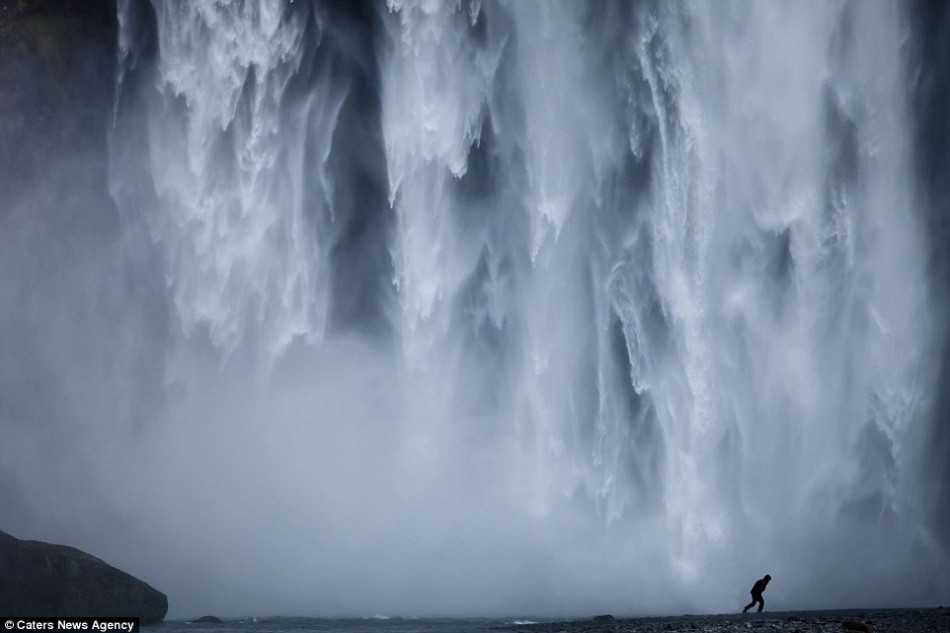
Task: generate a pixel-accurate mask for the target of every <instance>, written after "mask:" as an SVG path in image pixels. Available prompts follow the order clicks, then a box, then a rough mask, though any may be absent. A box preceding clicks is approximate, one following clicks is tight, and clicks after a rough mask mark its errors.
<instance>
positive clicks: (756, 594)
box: [742, 574, 772, 613]
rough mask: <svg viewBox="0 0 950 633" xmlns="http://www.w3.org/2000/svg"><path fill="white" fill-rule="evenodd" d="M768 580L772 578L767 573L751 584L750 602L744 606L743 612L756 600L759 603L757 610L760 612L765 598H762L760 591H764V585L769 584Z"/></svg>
mask: <svg viewBox="0 0 950 633" xmlns="http://www.w3.org/2000/svg"><path fill="white" fill-rule="evenodd" d="M770 580H772V577H771V576H769V575H768V574H765V576H764V577H763V578H762V579H761V580H756V581H755V584H754V585H752V602H750V603H749V604H747V605H746V606H745V608H744V609H743V610H742V612H743V613H745V612H746V611H748V610H749V608H750V607H751V606H752V605H754V604H755V603H756V602H758V603H759V610H758V612H759V613H761V612H762V609H763V608H764V607H765V600H763V599H762V592H763V591H765V587H766V586H767V585H768V584H769V581H770Z"/></svg>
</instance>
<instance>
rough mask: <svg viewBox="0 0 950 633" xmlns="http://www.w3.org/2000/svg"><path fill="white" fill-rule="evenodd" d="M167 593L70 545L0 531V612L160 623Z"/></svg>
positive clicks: (19, 614)
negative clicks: (18, 537) (111, 618)
mask: <svg viewBox="0 0 950 633" xmlns="http://www.w3.org/2000/svg"><path fill="white" fill-rule="evenodd" d="M167 611H168V598H167V597H166V596H165V594H163V593H162V592H160V591H158V590H156V589H154V588H152V587H151V586H149V585H148V584H146V583H144V582H142V581H141V580H139V579H138V578H135V577H134V576H131V575H129V574H127V573H125V572H124V571H121V570H119V569H116V568H115V567H112V566H111V565H109V564H107V563H105V562H104V561H102V560H99V559H98V558H96V557H95V556H91V555H89V554H87V553H85V552H83V551H81V550H78V549H76V548H74V547H68V546H65V545H53V544H51V543H43V542H40V541H23V540H20V539H17V538H15V537H13V536H10V535H9V534H6V533H5V532H0V613H3V615H5V616H14V617H18V616H23V617H29V616H36V617H83V616H85V617H98V616H102V617H107V616H127V617H138V618H140V621H141V622H142V623H143V624H145V623H151V622H161V621H162V619H164V617H165V613H166V612H167Z"/></svg>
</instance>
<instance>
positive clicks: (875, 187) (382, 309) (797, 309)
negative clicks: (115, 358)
mask: <svg viewBox="0 0 950 633" xmlns="http://www.w3.org/2000/svg"><path fill="white" fill-rule="evenodd" d="M906 10H907V8H906V7H904V6H903V5H902V4H900V3H889V2H825V1H821V2H798V3H783V2H675V3H674V2H638V3H633V2H584V3H581V2H572V1H564V2H543V1H534V0H517V1H515V0H497V1H496V0H457V1H455V2H452V1H446V2H433V1H432V0H388V2H387V3H386V4H383V3H381V2H380V3H346V2H344V3H339V2H319V1H314V2H307V1H305V0H296V1H294V0H260V1H255V2H243V1H240V0H220V1H213V2H212V1H210V0H209V1H200V2H184V3H177V2H163V1H161V0H153V1H152V3H151V4H148V3H144V2H136V1H131V0H120V2H119V25H120V30H119V39H118V52H117V55H118V64H119V67H118V72H117V79H116V86H117V88H116V102H115V109H114V118H115V120H114V123H113V126H112V129H111V132H110V139H109V142H110V168H109V186H110V192H111V196H112V199H113V200H114V201H115V204H116V207H117V209H118V214H119V216H118V217H119V223H120V228H119V232H118V233H119V236H118V238H117V241H118V244H119V245H120V251H121V257H119V258H118V259H117V261H119V262H120V264H119V265H120V266H121V267H122V268H123V269H124V271H125V272H124V274H125V275H126V277H127V278H128V279H130V280H131V284H132V285H134V286H135V287H137V288H139V289H140V290H139V293H138V294H137V295H136V297H138V298H132V299H129V301H130V302H136V301H137V302H138V305H139V309H140V310H142V311H143V313H146V314H145V316H143V317H141V318H139V319H138V321H136V323H138V325H134V326H129V327H128V328H127V332H125V333H126V341H127V342H126V343H121V342H120V343H118V344H117V345H131V344H130V343H128V341H129V340H137V343H136V344H135V347H136V349H139V348H145V349H146V350H147V352H148V353H147V354H146V356H144V357H143V358H146V359H147V360H146V361H143V362H144V363H145V365H147V366H146V367H144V368H143V369H142V371H140V372H138V373H136V374H135V375H134V377H129V378H127V379H126V378H124V377H121V376H117V378H116V380H115V384H114V385H112V386H108V387H106V389H108V390H111V391H113V392H122V393H125V392H126V391H128V390H132V389H133V387H134V385H139V387H136V388H138V389H140V391H141V390H142V387H141V385H142V384H145V385H147V386H148V388H147V389H145V390H144V392H147V393H149V394H152V395H151V396H150V398H149V399H148V404H147V405H146V404H145V403H144V400H143V399H142V398H139V400H135V398H131V397H130V398H131V401H132V404H130V405H129V407H130V409H131V410H132V411H134V412H135V415H136V420H137V422H136V424H137V425H138V426H137V427H136V428H137V429H138V431H137V435H136V436H135V438H133V439H129V440H127V441H128V443H129V445H131V446H134V450H132V451H131V453H130V454H128V455H126V456H121V457H120V456H118V455H117V456H116V457H115V458H114V459H115V463H114V464H112V465H111V466H110V465H109V464H102V465H99V466H97V468H98V469H99V470H97V473H98V474H97V475H96V477H97V479H96V480H97V481H100V480H101V481H108V482H109V490H110V493H109V494H110V495H111V497H110V498H114V500H115V502H116V504H117V505H120V506H121V505H122V504H125V507H132V508H139V507H140V506H141V504H140V503H137V502H136V500H137V499H139V498H141V497H147V498H148V499H149V500H150V505H149V509H148V510H147V511H146V510H144V509H142V510H140V513H141V514H140V515H139V516H147V517H148V525H147V526H143V527H138V528H134V530H137V533H141V534H147V535H149V538H150V539H155V540H156V541H157V542H167V549H163V548H162V547H158V548H156V549H157V551H160V552H162V553H161V554H154V555H152V556H153V557H154V559H150V560H151V562H150V563H148V564H149V565H152V566H153V567H154V568H155V569H163V571H161V572H160V574H161V576H162V578H165V587H167V588H166V589H165V590H166V591H167V592H168V594H169V596H170V602H171V603H172V611H173V614H174V612H175V608H176V607H175V605H176V604H178V605H186V606H185V607H180V608H183V609H187V608H192V609H194V610H195V611H194V612H196V613H197V612H198V611H201V612H211V611H214V612H233V613H238V612H240V613H245V612H249V610H251V611H255V610H256V611H255V612H263V611H269V612H280V613H304V614H313V613H322V614H329V615H336V614H346V613H366V614H373V613H388V614H397V615H418V614H441V613H451V614H469V613H472V614H509V613H525V612H530V613H538V614H560V615H563V614H590V613H595V612H606V611H610V612H615V613H617V612H677V611H678V612H682V611H684V610H705V611H731V610H734V609H736V610H737V609H739V608H741V606H742V604H744V603H745V602H746V601H747V590H748V586H751V583H752V582H753V581H754V580H755V579H756V578H759V577H761V576H762V575H764V574H765V573H770V574H771V575H772V577H773V579H774V580H773V582H772V584H771V585H770V587H769V591H768V594H767V599H770V608H772V606H773V605H777V606H775V608H780V607H782V606H784V607H785V608H800V607H825V606H865V605H867V604H880V605H882V606H891V605H892V604H918V603H920V601H924V602H923V603H922V604H926V605H929V604H930V602H927V601H939V600H940V598H941V597H943V599H944V603H946V596H947V593H948V591H950V559H948V556H947V550H946V546H947V541H946V540H945V539H944V540H941V539H943V537H942V536H941V535H940V534H939V527H938V526H937V525H935V524H934V521H933V519H932V514H931V511H932V508H931V507H930V506H929V503H930V501H929V499H930V498H931V497H928V496H927V495H928V489H929V488H928V486H929V484H928V483H927V481H928V472H927V471H926V466H925V464H926V463H927V459H928V455H929V453H928V450H929V448H928V441H929V440H928V438H929V437H930V436H931V434H932V432H933V429H935V428H936V425H937V424H938V421H937V420H936V418H935V414H934V412H935V410H936V405H935V402H936V398H937V396H938V388H937V385H938V382H937V381H938V375H939V372H940V370H941V362H942V359H941V357H940V353H939V352H935V351H934V350H938V349H942V347H941V346H942V345H943V344H944V343H943V341H944V337H945V335H946V324H945V323H944V322H943V321H942V320H941V319H940V317H939V315H940V311H939V308H940V306H939V305H938V303H939V301H940V300H941V299H940V298H939V296H938V293H935V292H934V290H933V283H934V282H933V281H932V279H931V278H930V276H929V271H928V260H927V253H928V252H929V249H930V248H931V245H930V242H929V241H928V240H929V236H928V234H927V228H926V225H925V223H924V220H923V219H922V215H921V213H919V212H918V209H917V206H918V201H919V198H918V197H917V193H916V190H915V186H916V185H915V182H916V181H915V174H914V163H913V151H914V147H913V145H912V138H911V129H912V125H913V113H912V112H911V109H910V105H909V103H908V100H907V98H906V93H907V89H908V85H909V84H910V82H911V81H912V78H911V77H909V76H908V64H907V63H906V41H907V38H908V37H909V36H908V32H909V26H908V20H907V16H906V14H905V12H906ZM133 383H134V384H133ZM136 393H138V392H136ZM136 403H138V404H136ZM129 415H130V416H131V414H129ZM122 442H126V440H122ZM123 445H124V444H123ZM116 472H124V473H132V474H131V475H127V476H123V477H121V478H119V479H121V481H117V480H116V478H115V477H114V474H115V473H116ZM129 521H131V523H130V524H132V525H134V524H135V522H134V521H133V520H131V519H127V522H129ZM163 539H164V540H163ZM167 557H171V558H172V559H173V560H175V564H176V566H177V569H176V570H170V569H167V568H163V567H162V565H161V561H162V560H163V559H165V558H167ZM262 583H263V584H265V585H266V589H262ZM209 587H212V588H211V589H209ZM934 604H936V602H934ZM261 610H263V611H261ZM188 612H189V613H190V612H191V611H188Z"/></svg>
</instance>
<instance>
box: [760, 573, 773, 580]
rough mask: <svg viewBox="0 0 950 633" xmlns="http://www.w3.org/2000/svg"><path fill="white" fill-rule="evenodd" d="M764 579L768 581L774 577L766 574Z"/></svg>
mask: <svg viewBox="0 0 950 633" xmlns="http://www.w3.org/2000/svg"><path fill="white" fill-rule="evenodd" d="M762 580H764V581H765V582H768V581H770V580H772V577H771V576H769V575H768V574H765V578H763V579H762Z"/></svg>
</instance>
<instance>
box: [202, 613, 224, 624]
mask: <svg viewBox="0 0 950 633" xmlns="http://www.w3.org/2000/svg"><path fill="white" fill-rule="evenodd" d="M195 623H196V624H224V622H222V621H221V618H219V617H218V616H216V615H203V616H201V617H200V618H198V619H197V620H195Z"/></svg>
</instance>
